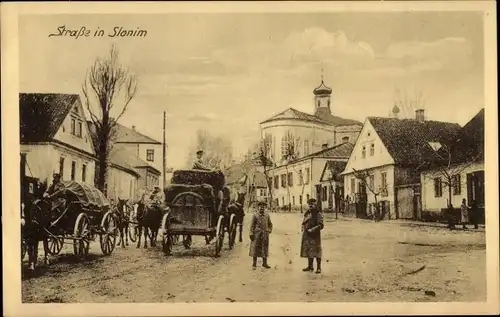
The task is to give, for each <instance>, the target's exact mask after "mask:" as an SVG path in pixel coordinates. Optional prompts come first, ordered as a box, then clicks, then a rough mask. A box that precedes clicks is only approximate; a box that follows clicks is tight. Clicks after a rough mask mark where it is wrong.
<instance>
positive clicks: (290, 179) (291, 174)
mask: <svg viewBox="0 0 500 317" xmlns="http://www.w3.org/2000/svg"><path fill="white" fill-rule="evenodd" d="M292 186H293V173H292V172H290V173H288V187H292Z"/></svg>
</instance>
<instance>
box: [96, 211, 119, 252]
mask: <svg viewBox="0 0 500 317" xmlns="http://www.w3.org/2000/svg"><path fill="white" fill-rule="evenodd" d="M117 231H118V228H117V226H116V219H115V217H114V216H113V213H112V212H111V211H108V212H107V213H106V214H104V217H102V220H101V230H100V232H99V243H100V245H101V251H102V254H104V255H109V254H111V253H112V252H113V250H114V249H115V245H116V236H117Z"/></svg>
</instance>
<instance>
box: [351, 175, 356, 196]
mask: <svg viewBox="0 0 500 317" xmlns="http://www.w3.org/2000/svg"><path fill="white" fill-rule="evenodd" d="M355 192H356V179H354V178H351V193H352V194H354V193H355Z"/></svg>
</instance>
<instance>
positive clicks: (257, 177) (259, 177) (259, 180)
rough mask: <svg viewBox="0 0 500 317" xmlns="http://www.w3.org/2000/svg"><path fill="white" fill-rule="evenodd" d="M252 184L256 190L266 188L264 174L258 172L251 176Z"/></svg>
mask: <svg viewBox="0 0 500 317" xmlns="http://www.w3.org/2000/svg"><path fill="white" fill-rule="evenodd" d="M252 184H253V185H255V187H258V188H267V180H266V175H264V173H262V172H259V171H257V172H255V173H254V174H253V180H252Z"/></svg>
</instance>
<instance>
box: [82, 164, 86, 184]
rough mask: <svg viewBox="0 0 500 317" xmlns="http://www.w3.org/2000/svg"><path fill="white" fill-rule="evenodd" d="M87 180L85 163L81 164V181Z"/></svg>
mask: <svg viewBox="0 0 500 317" xmlns="http://www.w3.org/2000/svg"><path fill="white" fill-rule="evenodd" d="M86 181H87V164H83V165H82V182H86Z"/></svg>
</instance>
